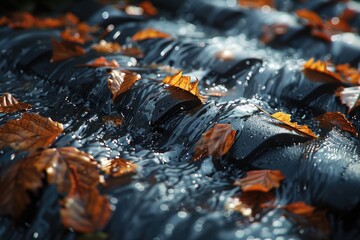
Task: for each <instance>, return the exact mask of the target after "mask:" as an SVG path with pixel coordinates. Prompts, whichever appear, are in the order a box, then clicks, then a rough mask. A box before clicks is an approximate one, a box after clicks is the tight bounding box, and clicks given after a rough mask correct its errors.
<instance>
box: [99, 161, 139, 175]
mask: <svg viewBox="0 0 360 240" xmlns="http://www.w3.org/2000/svg"><path fill="white" fill-rule="evenodd" d="M136 168H137V165H136V164H134V163H132V162H130V161H128V160H126V159H123V158H114V159H110V160H107V161H102V162H101V169H102V170H103V171H104V172H105V173H106V174H107V175H109V176H112V177H120V176H124V175H128V174H134V173H136Z"/></svg>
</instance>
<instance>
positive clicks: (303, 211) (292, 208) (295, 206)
mask: <svg viewBox="0 0 360 240" xmlns="http://www.w3.org/2000/svg"><path fill="white" fill-rule="evenodd" d="M282 208H283V209H285V210H287V211H289V212H291V213H294V214H297V215H310V214H312V213H313V212H314V210H315V208H314V207H312V206H309V205H307V204H306V203H304V202H294V203H291V204H288V205H286V206H284V207H282Z"/></svg>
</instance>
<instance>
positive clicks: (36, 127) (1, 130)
mask: <svg viewBox="0 0 360 240" xmlns="http://www.w3.org/2000/svg"><path fill="white" fill-rule="evenodd" d="M62 131H63V125H62V124H61V123H58V122H54V121H52V120H51V119H50V118H45V117H42V116H40V115H39V114H33V113H31V114H30V113H24V114H23V115H22V118H20V119H16V120H9V121H8V122H6V123H5V124H4V125H3V126H1V127H0V148H4V147H12V148H13V149H15V150H26V151H29V152H33V151H36V150H37V149H39V148H47V147H49V146H50V145H51V144H52V142H53V141H54V140H55V139H56V138H57V136H58V135H59V134H60V133H62Z"/></svg>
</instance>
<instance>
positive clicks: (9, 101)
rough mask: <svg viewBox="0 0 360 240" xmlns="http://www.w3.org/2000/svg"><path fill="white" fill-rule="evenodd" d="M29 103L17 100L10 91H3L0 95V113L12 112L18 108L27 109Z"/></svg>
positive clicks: (18, 109) (29, 105)
mask: <svg viewBox="0 0 360 240" xmlns="http://www.w3.org/2000/svg"><path fill="white" fill-rule="evenodd" d="M30 107H31V104H28V103H23V102H19V101H18V100H16V98H14V97H13V96H12V95H11V94H10V93H4V95H2V96H1V97H0V113H12V112H17V111H20V110H27V109H29V108H30Z"/></svg>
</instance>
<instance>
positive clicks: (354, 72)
mask: <svg viewBox="0 0 360 240" xmlns="http://www.w3.org/2000/svg"><path fill="white" fill-rule="evenodd" d="M335 69H336V72H338V74H339V75H340V76H341V77H342V79H343V81H342V82H344V83H352V84H355V85H359V84H360V74H359V70H358V69H355V68H351V67H350V65H349V64H340V65H337V66H336V67H335Z"/></svg>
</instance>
